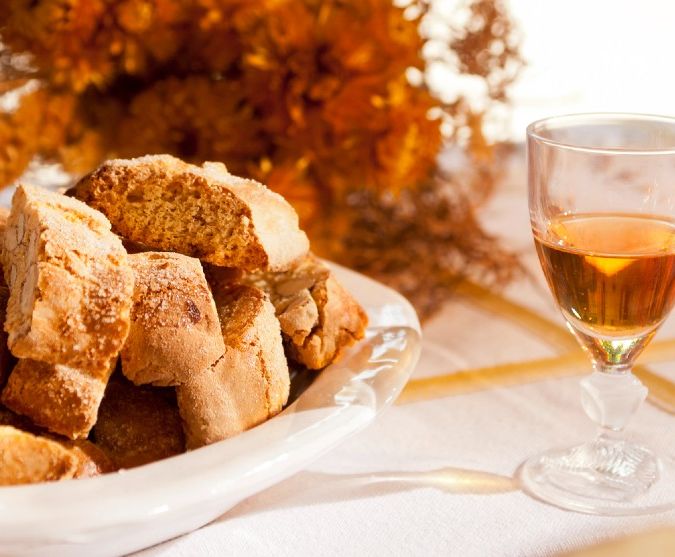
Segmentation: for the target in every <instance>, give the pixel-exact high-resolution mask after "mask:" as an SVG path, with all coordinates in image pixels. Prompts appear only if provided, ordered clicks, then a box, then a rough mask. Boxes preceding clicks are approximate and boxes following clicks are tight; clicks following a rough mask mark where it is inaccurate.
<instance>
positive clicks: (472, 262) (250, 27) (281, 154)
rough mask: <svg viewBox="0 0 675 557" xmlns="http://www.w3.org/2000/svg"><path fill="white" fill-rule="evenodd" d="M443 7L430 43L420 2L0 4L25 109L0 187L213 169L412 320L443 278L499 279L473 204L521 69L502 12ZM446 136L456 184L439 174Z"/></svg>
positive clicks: (473, 4)
mask: <svg viewBox="0 0 675 557" xmlns="http://www.w3.org/2000/svg"><path fill="white" fill-rule="evenodd" d="M399 4H400V5H399ZM457 9H458V10H460V9H461V10H463V12H462V13H463V14H464V21H463V23H462V25H461V26H459V27H453V24H452V23H448V24H447V25H446V31H447V34H446V35H443V34H442V33H441V37H440V38H439V37H438V36H434V31H433V29H432V30H431V31H429V30H427V31H425V30H424V28H425V22H427V21H429V18H430V17H431V15H432V14H433V12H434V3H433V2H432V0H407V1H403V2H399V3H398V4H394V3H392V1H391V0H6V1H5V2H2V4H1V5H0V22H2V23H0V25H1V26H0V93H3V92H8V91H13V92H15V93H20V99H19V102H18V106H15V107H11V108H8V109H6V110H4V111H2V112H0V184H9V183H10V182H12V181H13V180H15V179H16V178H17V177H19V176H20V175H21V173H22V172H23V171H24V170H25V169H26V167H27V165H28V164H29V162H30V161H31V160H34V158H35V157H39V158H40V159H41V160H51V161H56V162H59V163H60V164H62V165H63V167H64V168H65V169H66V170H67V171H69V172H72V173H73V174H74V175H77V174H79V173H82V172H85V171H88V170H90V169H91V168H92V167H93V166H95V165H96V164H97V163H98V162H99V161H101V160H102V159H104V158H107V157H110V156H136V155H141V154H146V153H153V152H169V153H173V154H176V155H178V156H181V157H183V158H185V159H188V160H195V161H201V160H220V161H223V162H225V163H226V164H227V166H228V167H229V168H230V169H231V171H232V172H234V173H237V174H242V175H247V176H251V177H253V178H256V179H258V180H261V181H263V182H264V183H266V184H268V185H269V186H270V187H271V188H273V189H275V190H277V191H279V192H280V193H282V194H283V195H285V196H286V197H287V198H288V199H289V200H290V201H291V202H292V203H293V204H294V205H295V206H296V208H297V209H298V212H299V213H300V215H301V218H302V220H303V222H304V225H305V226H306V227H308V228H309V231H310V234H311V235H312V236H313V239H314V243H315V246H317V247H318V250H319V251H320V253H322V254H324V255H327V256H328V257H331V258H333V259H336V260H338V261H340V262H342V263H345V264H347V265H349V266H352V267H355V268H357V269H358V270H361V271H364V272H366V273H369V274H371V275H374V276H376V277H377V278H379V279H383V280H385V281H387V282H389V283H390V284H393V285H394V286H395V287H397V288H399V289H400V290H401V291H403V292H404V293H405V294H406V295H408V296H409V297H410V298H411V299H412V300H413V301H414V302H415V303H416V305H417V306H418V308H419V309H420V311H421V312H422V313H423V314H425V315H426V314H428V313H429V312H430V311H431V310H432V309H433V308H435V307H437V306H438V304H437V302H438V300H440V299H443V298H444V297H445V296H447V294H448V293H449V292H450V291H451V288H452V285H453V284H454V283H455V281H456V280H457V279H458V278H461V277H463V276H465V275H467V274H472V275H479V276H490V277H493V278H494V277H497V278H498V279H503V278H505V277H508V275H509V273H510V272H511V270H513V268H514V259H513V258H512V257H511V256H509V255H508V254H505V253H504V252H503V251H502V250H500V248H499V246H498V244H497V243H496V242H495V240H494V239H492V238H490V237H489V236H487V235H486V234H485V233H484V232H483V231H482V230H481V228H480V226H479V224H478V222H477V220H476V218H475V216H474V210H473V206H474V202H475V201H476V200H477V199H480V198H481V197H482V196H483V195H485V193H486V192H487V191H488V190H489V188H490V186H491V184H492V183H493V182H494V168H493V165H492V146H491V145H490V144H489V142H488V141H487V140H486V138H485V136H484V134H483V118H484V116H485V115H486V114H487V113H488V112H489V110H490V109H491V107H493V106H494V105H496V104H500V103H504V102H505V100H506V88H507V86H508V85H509V84H510V83H511V82H512V80H513V79H514V77H515V75H516V73H517V70H518V68H519V66H520V57H519V54H518V49H517V44H516V40H515V38H514V33H513V30H512V26H511V22H510V20H509V18H508V15H507V13H506V10H505V7H504V5H503V4H502V2H501V1H500V0H472V1H469V3H468V4H466V5H463V6H462V7H461V8H457ZM433 21H434V24H435V25H438V22H439V21H442V20H441V19H440V17H439V16H438V15H436V16H435V17H434V19H433ZM426 27H429V25H426ZM436 35H438V33H436ZM425 50H426V52H425ZM439 61H442V62H443V63H446V64H450V67H452V68H453V70H454V72H455V73H456V74H457V75H458V76H459V75H460V74H463V75H468V76H473V77H474V78H475V79H479V80H481V82H482V83H483V84H484V90H485V93H484V95H482V98H481V99H479V100H480V101H482V104H479V105H477V104H476V99H474V98H471V99H469V98H467V97H466V96H458V97H457V98H454V99H451V100H450V101H444V100H443V99H442V98H439V96H438V95H436V94H434V92H433V91H432V90H431V88H430V85H429V79H428V78H427V77H428V73H429V68H430V65H431V64H433V63H435V62H439ZM476 106H478V108H476ZM447 142H450V143H451V144H453V145H457V146H459V147H460V148H461V149H463V151H464V152H465V153H467V154H468V156H469V157H470V161H471V168H473V169H474V171H473V172H472V173H470V174H469V175H468V178H467V176H466V174H465V175H464V176H463V178H462V180H459V179H458V178H457V177H453V176H448V175H447V174H444V173H441V172H440V171H439V165H438V155H439V152H440V151H441V149H442V147H443V146H444V145H445V144H447ZM462 181H463V182H464V183H460V182H462ZM467 182H468V183H467ZM413 260H414V268H411V265H412V261H413Z"/></svg>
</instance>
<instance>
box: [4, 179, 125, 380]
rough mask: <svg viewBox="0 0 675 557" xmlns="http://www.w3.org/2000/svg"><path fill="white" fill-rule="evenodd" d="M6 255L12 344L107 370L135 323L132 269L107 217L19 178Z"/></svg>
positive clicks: (43, 356) (50, 359)
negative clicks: (132, 316) (132, 317)
mask: <svg viewBox="0 0 675 557" xmlns="http://www.w3.org/2000/svg"><path fill="white" fill-rule="evenodd" d="M2 263H3V268H4V273H5V280H6V281H7V284H8V286H9V302H8V305H7V318H6V320H5V330H6V331H7V333H8V334H9V338H8V344H9V348H10V350H11V352H12V354H14V355H15V356H17V357H18V358H30V359H33V360H39V361H41V362H47V363H51V364H55V365H56V364H58V365H66V366H70V367H73V368H76V369H80V370H91V371H92V373H94V374H100V373H104V372H105V370H107V366H108V362H110V360H111V358H113V357H115V356H116V355H117V354H118V352H119V350H120V348H121V347H122V343H123V342H124V340H125V338H126V336H127V332H128V330H129V310H130V308H131V296H132V293H133V274H132V272H131V269H130V268H129V266H128V264H127V254H126V252H125V251H124V248H123V247H122V243H121V242H120V240H119V238H117V237H116V236H115V235H114V234H112V233H111V232H110V223H109V222H108V221H107V220H106V218H105V217H104V216H103V215H102V214H100V213H98V212H97V211H94V210H93V209H91V208H89V207H87V206H86V205H85V204H83V203H81V202H80V201H78V200H76V199H71V198H69V197H65V196H63V195H60V194H57V193H53V192H48V191H46V190H41V189H39V188H33V187H29V186H19V187H18V189H17V190H16V192H15V194H14V197H13V199H12V211H11V213H10V216H9V219H8V222H7V228H6V230H5V236H4V250H3V253H2Z"/></svg>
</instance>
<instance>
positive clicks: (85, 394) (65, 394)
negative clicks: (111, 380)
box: [0, 360, 115, 439]
mask: <svg viewBox="0 0 675 557" xmlns="http://www.w3.org/2000/svg"><path fill="white" fill-rule="evenodd" d="M114 363H115V361H114V360H113V362H112V363H111V364H109V365H108V368H107V370H105V372H101V373H98V374H92V373H90V371H89V370H88V371H82V370H78V369H75V368H72V367H68V366H62V365H53V364H47V363H44V362H38V361H37V360H19V362H18V363H17V364H16V366H14V370H13V371H12V373H11V374H10V376H9V379H8V381H7V385H6V386H5V388H4V389H3V391H2V396H1V397H0V399H1V400H2V403H3V404H4V405H5V406H6V407H7V408H9V409H10V410H13V411H14V412H16V413H17V414H21V415H23V416H27V417H28V418H30V419H31V421H32V422H33V423H34V424H36V425H38V426H41V427H44V428H46V429H48V430H49V431H52V432H54V433H58V434H60V435H64V436H65V437H68V438H69V439H82V438H85V437H87V435H88V434H89V431H90V430H91V428H92V427H93V425H94V424H95V423H96V416H97V413H98V407H99V405H100V404H101V399H102V398H103V393H104V392H105V386H106V383H107V382H108V377H109V376H110V374H111V373H112V369H113V367H114Z"/></svg>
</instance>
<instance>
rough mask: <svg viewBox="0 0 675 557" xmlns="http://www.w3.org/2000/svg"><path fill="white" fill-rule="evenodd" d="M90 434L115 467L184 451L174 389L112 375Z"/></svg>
mask: <svg viewBox="0 0 675 557" xmlns="http://www.w3.org/2000/svg"><path fill="white" fill-rule="evenodd" d="M93 438H94V441H95V443H96V445H97V446H99V447H100V448H101V449H103V450H104V451H105V453H106V454H107V455H108V456H109V457H110V458H111V459H112V461H113V462H114V464H115V465H116V467H118V468H133V467H134V466H141V465H142V464H147V463H149V462H154V461H155V460H159V459H162V458H167V457H170V456H174V455H177V454H180V453H182V452H184V451H185V441H184V437H183V428H182V426H181V421H180V416H179V415H178V408H177V406H176V395H175V392H174V390H173V389H167V388H158V387H137V386H135V385H133V384H132V383H130V382H129V381H126V380H125V379H124V378H121V377H117V376H115V377H114V378H113V379H112V380H111V381H110V383H109V384H108V388H107V390H106V393H105V397H104V398H103V402H102V403H101V408H100V410H99V416H98V421H97V422H96V426H95V427H94V431H93Z"/></svg>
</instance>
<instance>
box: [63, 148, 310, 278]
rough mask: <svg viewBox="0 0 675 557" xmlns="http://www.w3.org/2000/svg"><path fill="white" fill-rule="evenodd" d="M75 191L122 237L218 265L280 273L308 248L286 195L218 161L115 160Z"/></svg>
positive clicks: (86, 179) (156, 157)
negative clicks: (234, 172) (279, 271)
mask: <svg viewBox="0 0 675 557" xmlns="http://www.w3.org/2000/svg"><path fill="white" fill-rule="evenodd" d="M75 195H76V197H77V198H79V199H81V200H82V201H84V202H85V203H87V204H89V205H90V206H91V207H94V208H95V209H98V210H99V211H101V212H102V213H104V214H105V215H106V216H107V217H108V218H109V219H110V222H112V225H113V230H115V232H117V233H118V234H120V235H121V236H123V237H125V238H127V239H129V240H132V241H134V242H140V243H142V244H145V245H147V246H149V247H150V248H153V249H160V250H167V251H175V252H179V253H183V254H185V255H189V256H192V257H197V258H200V259H202V260H204V261H206V262H209V263H213V264H214V265H219V266H224V267H236V268H241V269H247V270H253V269H274V270H283V269H286V268H288V267H289V266H290V265H291V264H292V263H293V262H294V261H296V260H297V259H299V258H300V257H302V256H303V255H305V254H306V253H307V250H308V249H309V241H308V240H307V236H306V235H305V233H304V232H302V231H301V230H300V228H299V226H298V216H297V213H296V212H295V210H294V209H293V208H292V207H291V206H290V205H289V204H288V202H287V201H286V200H285V199H284V198H283V197H281V196H280V195H278V194H276V193H274V192H272V191H271V190H269V189H267V188H266V187H265V186H263V185H262V184H259V183H257V182H254V181H253V180H246V179H244V178H239V177H237V176H233V175H232V174H230V173H229V172H228V171H227V169H226V168H225V166H224V165H223V164H221V163H211V162H207V163H204V165H203V166H201V167H198V166H194V165H191V164H187V163H185V162H183V161H181V160H180V159H177V158H175V157H172V156H169V155H152V156H145V157H141V158H138V159H131V160H124V159H120V160H111V161H107V162H105V163H103V165H102V166H100V167H99V168H98V169H97V170H95V171H94V172H93V173H91V174H90V175H88V176H85V177H84V178H83V179H82V180H81V181H80V182H79V183H78V184H77V185H76V186H75Z"/></svg>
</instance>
